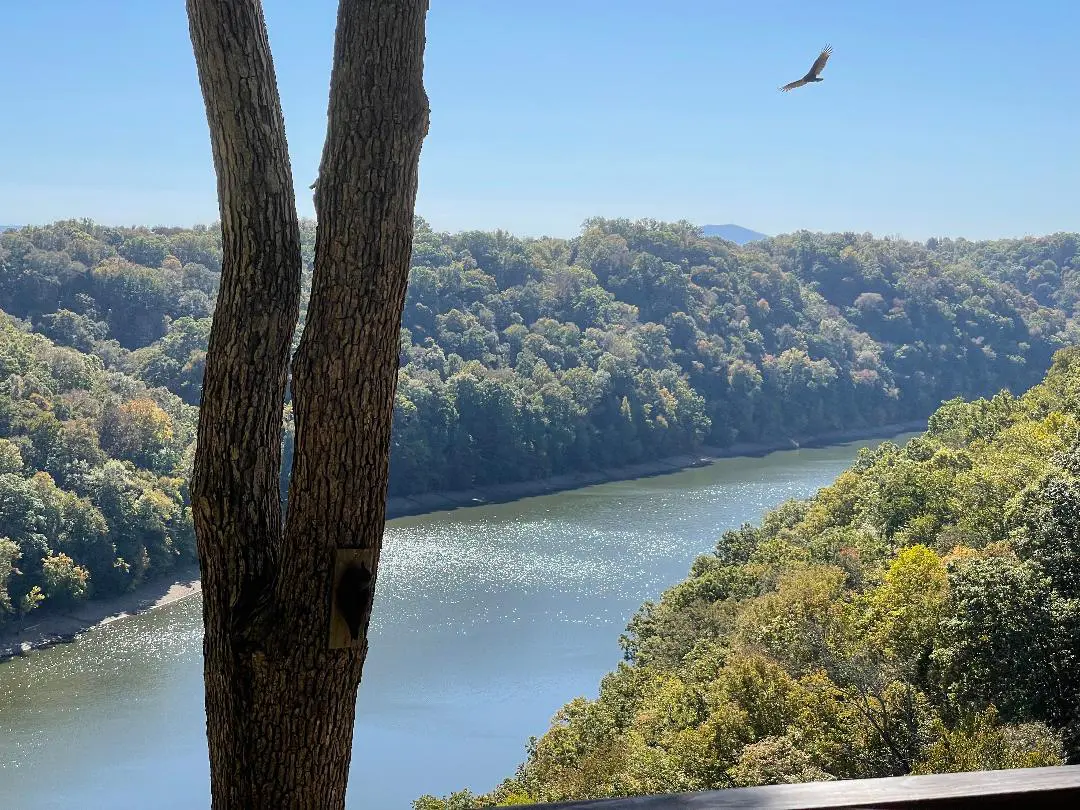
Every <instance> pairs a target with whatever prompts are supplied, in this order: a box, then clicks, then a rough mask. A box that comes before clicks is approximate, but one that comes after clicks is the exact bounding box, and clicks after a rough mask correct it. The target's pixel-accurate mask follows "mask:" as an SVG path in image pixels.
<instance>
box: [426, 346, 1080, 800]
mask: <svg viewBox="0 0 1080 810" xmlns="http://www.w3.org/2000/svg"><path fill="white" fill-rule="evenodd" d="M1078 571H1080V348H1072V349H1066V350H1063V351H1062V352H1060V353H1059V354H1058V355H1057V357H1056V359H1055V361H1054V364H1053V367H1052V368H1051V370H1050V372H1049V374H1048V375H1047V377H1046V380H1045V381H1044V382H1043V383H1042V384H1040V385H1037V386H1035V387H1034V388H1032V389H1031V390H1030V391H1028V392H1027V393H1025V394H1024V395H1023V396H1020V397H1014V396H1012V395H1010V394H1008V393H1001V394H998V395H997V396H995V397H993V398H992V399H989V400H985V399H983V400H977V401H975V402H964V401H962V400H959V399H957V400H953V401H950V402H948V403H946V404H945V405H943V406H942V407H941V408H940V409H938V411H937V412H936V413H935V414H934V415H933V416H932V417H931V419H930V425H929V429H928V430H927V432H926V434H925V435H923V436H920V437H918V438H915V439H912V440H911V441H910V442H908V443H907V445H906V446H904V447H902V448H901V447H897V446H896V445H894V444H892V443H885V444H883V445H881V446H880V447H878V448H877V449H876V450H873V451H870V450H864V451H863V452H862V453H861V454H860V457H859V459H858V461H857V462H856V464H855V465H854V466H853V467H852V468H851V469H850V470H848V471H847V472H845V473H843V474H842V475H841V476H840V477H839V478H838V479H837V481H836V482H835V483H834V484H832V485H831V486H829V487H826V488H824V489H822V490H821V491H819V492H818V494H817V495H816V496H814V497H813V498H811V499H809V500H807V501H792V502H788V503H786V504H783V505H782V506H780V507H778V508H777V509H774V510H773V511H771V512H770V513H768V514H767V515H766V516H765V518H764V520H763V521H762V523H761V525H760V526H759V527H756V526H749V525H746V526H743V527H741V528H740V529H738V530H735V531H729V532H726V533H725V534H724V535H723V537H721V538H720V540H719V541H718V543H717V545H716V550H715V552H714V553H712V554H707V555H704V556H702V557H700V558H699V559H698V560H697V561H695V562H694V564H693V566H692V568H691V571H690V575H689V577H688V578H687V579H686V580H685V581H684V582H681V583H679V584H678V585H675V586H674V587H672V588H670V589H668V590H667V591H666V592H665V593H664V594H663V596H662V597H661V599H660V600H659V601H658V602H657V603H655V604H653V603H646V604H645V606H644V607H643V608H642V609H641V610H640V611H639V612H638V614H637V615H636V616H635V617H634V618H633V620H632V621H631V622H630V625H629V627H628V629H627V632H626V635H625V636H624V637H623V639H622V644H623V648H624V650H625V654H626V662H625V663H624V664H622V665H620V666H619V668H618V669H617V670H616V671H615V672H612V673H611V674H610V675H608V676H607V677H606V678H605V679H604V680H603V682H602V683H601V686H600V694H599V697H598V698H597V699H595V700H586V699H584V698H577V699H575V700H572V701H571V702H569V703H568V704H566V706H564V707H563V708H562V709H561V710H560V711H559V712H558V714H557V715H556V716H555V718H554V719H553V721H552V724H551V728H550V730H549V731H548V732H547V733H546V734H544V735H543V736H542V737H541V738H540V739H539V740H536V741H534V742H531V743H530V744H529V751H528V757H527V759H526V761H525V763H524V764H523V766H522V767H521V768H520V769H519V771H518V773H517V775H516V776H515V777H514V778H512V779H510V780H507V781H506V782H505V783H504V784H503V785H501V786H500V787H499V788H498V789H497V790H496V791H494V792H493V793H492V794H490V795H489V796H486V797H480V798H477V797H475V796H473V795H472V794H471V793H469V792H468V791H462V792H460V793H457V794H454V795H453V796H450V797H446V798H445V799H442V800H440V799H436V798H434V797H431V796H427V797H423V798H421V799H419V800H418V801H417V802H416V804H415V807H416V808H418V810H468V808H472V807H488V806H493V805H504V804H505V805H509V804H522V803H526V802H527V801H531V802H548V801H566V800H573V799H592V798H600V797H606V796H619V795H636V794H645V793H667V792H677V791H687V790H704V789H716V788H725V787H733V786H749V785H757V784H770V783H784V782H801V781H817V780H828V779H846V778H866V777H884V776H895V775H902V774H907V773H928V772H950V771H971V770H981V769H994V768H1011V767H1032V766H1039V765H1054V764H1064V762H1066V761H1068V762H1070V763H1075V762H1077V761H1078V760H1080V681H1078V680H1077V678H1076V677H1075V675H1076V669H1075V667H1076V662H1077V661H1078V660H1080V577H1078V576H1077V572H1078Z"/></svg>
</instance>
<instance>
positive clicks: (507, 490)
mask: <svg viewBox="0 0 1080 810" xmlns="http://www.w3.org/2000/svg"><path fill="white" fill-rule="evenodd" d="M923 430H926V420H925V419H923V420H915V421H910V422H900V423H897V424H892V425H882V426H881V427H878V428H863V429H859V430H834V431H831V432H829V433H820V434H817V435H815V436H808V437H805V438H798V437H797V438H793V439H778V440H777V441H774V442H753V443H751V442H743V443H739V444H733V445H731V446H730V447H701V448H699V449H698V451H697V452H695V453H693V454H687V455H681V456H670V457H668V458H662V459H656V460H654V461H647V462H643V463H641V464H631V465H628V466H625V467H614V468H610V469H606V470H595V471H590V472H580V473H567V474H565V475H557V476H555V477H553V478H541V479H539V480H536V481H519V482H517V483H512V484H495V485H492V486H486V487H477V488H473V489H463V490H457V491H453V492H425V493H423V494H421V495H409V496H397V497H392V498H388V499H387V501H386V519H387V520H393V519H394V518H400V517H412V516H414V515H424V514H430V513H431V512H447V511H450V510H453V509H462V508H465V507H470V506H483V505H484V504H494V503H507V502H509V501H517V500H520V499H521V498H533V497H537V496H540V495H551V494H553V493H555V492H563V491H565V490H570V489H581V488H582V487H589V486H594V485H596V484H607V483H610V482H612V481H629V480H631V479H634V478H647V477H649V476H653V475H666V474H668V473H673V472H678V471H679V470H685V469H689V468H691V467H704V466H706V465H708V464H712V463H713V462H714V461H717V460H719V459H722V458H736V457H740V456H743V457H761V456H767V455H768V454H769V453H775V452H778V451H781V450H797V449H798V448H800V447H824V446H826V445H830V444H844V443H846V442H854V441H859V440H862V439H881V438H888V437H890V436H896V435H898V434H901V433H910V432H913V431H923Z"/></svg>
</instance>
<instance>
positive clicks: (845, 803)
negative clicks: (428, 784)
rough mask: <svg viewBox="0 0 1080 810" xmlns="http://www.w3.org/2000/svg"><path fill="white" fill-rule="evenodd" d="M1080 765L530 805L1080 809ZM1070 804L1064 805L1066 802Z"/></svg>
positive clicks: (690, 809) (579, 808)
mask: <svg viewBox="0 0 1080 810" xmlns="http://www.w3.org/2000/svg"><path fill="white" fill-rule="evenodd" d="M1078 799H1080V766H1065V767H1059V768H1024V769H1019V770H1007V771H978V772H975V773H951V774H933V775H929V776H896V777H889V778H886V779H849V780H841V781H837V782H810V783H806V784H799V785H769V786H765V787H752V788H734V789H732V790H710V791H703V792H701V793H676V794H669V795H664V796H635V797H630V798H625V799H597V800H595V801H588V802H569V803H560V804H543V805H530V807H531V808H532V810H743V809H744V808H746V809H747V810H748V809H749V808H754V809H755V810H855V809H856V808H866V809H867V810H869V808H900V807H912V808H962V807H963V808H974V807H977V808H979V810H991V808H998V807H1017V808H1023V810H1028V808H1037V807H1050V806H1053V807H1057V806H1061V807H1069V806H1072V807H1078V806H1080V804H1078V803H1077V800H1078ZM1063 802H1064V803H1063Z"/></svg>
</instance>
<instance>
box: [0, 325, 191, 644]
mask: <svg viewBox="0 0 1080 810" xmlns="http://www.w3.org/2000/svg"><path fill="white" fill-rule="evenodd" d="M0 368H2V369H3V375H2V382H0V624H2V623H3V622H4V621H5V619H10V618H11V617H12V615H17V614H23V613H27V612H29V611H30V610H33V609H35V608H37V607H38V606H39V605H57V606H66V605H70V604H72V603H74V602H78V601H80V600H82V599H85V598H87V597H89V596H91V595H94V596H105V595H109V594H114V593H118V592H121V591H124V590H127V589H129V588H132V587H134V586H135V585H136V584H138V583H139V582H140V581H141V580H142V579H143V578H145V577H146V576H147V575H149V574H153V573H162V572H165V571H168V570H170V569H171V568H172V567H173V566H174V565H176V563H177V562H179V561H181V560H187V561H191V560H193V559H194V555H195V543H194V532H193V529H192V524H191V510H190V508H189V506H188V504H187V501H186V484H185V481H186V478H187V474H188V466H189V464H188V461H187V459H189V458H190V448H191V447H192V444H193V442H194V439H195V419H196V409H195V408H194V407H193V406H190V405H185V404H184V403H182V402H181V401H180V400H179V398H178V397H176V396H175V395H174V394H171V393H169V392H168V391H166V390H164V389H161V388H157V389H149V388H147V387H146V385H145V384H143V383H142V382H140V381H138V380H136V379H134V378H132V377H128V376H126V375H124V374H121V373H119V372H115V371H106V370H105V368H104V365H103V363H102V361H101V359H100V358H99V357H96V356H93V355H86V354H82V353H81V352H79V351H77V350H75V349H72V348H66V347H61V346H56V345H54V344H53V343H52V342H51V341H49V340H48V339H47V338H45V337H43V336H41V335H36V334H33V333H31V332H29V331H27V329H26V328H25V324H21V323H19V322H18V321H16V320H14V319H12V318H10V317H9V316H7V315H3V314H2V313H0Z"/></svg>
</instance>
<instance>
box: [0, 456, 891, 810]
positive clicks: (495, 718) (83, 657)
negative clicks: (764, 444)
mask: <svg viewBox="0 0 1080 810" xmlns="http://www.w3.org/2000/svg"><path fill="white" fill-rule="evenodd" d="M876 443H877V442H876V441H874V442H854V443H850V444H843V445H836V446H832V447H826V448H817V449H800V450H792V451H784V452H777V453H772V454H770V455H768V456H765V457H764V458H732V459H724V460H721V461H718V462H716V463H714V464H712V465H710V466H707V467H701V468H697V469H691V470H685V471H683V472H679V473H674V474H671V475H664V476H658V477H653V478H645V479H639V480H635V481H623V482H618V483H612V484H604V485H601V486H595V487H589V488H586V489H581V490H575V491H571V492H563V493H559V494H556V495H549V496H544V497H539V498H529V499H526V500H523V501H517V502H514V503H508V504H501V505H498V506H486V507H477V508H472V509H462V510H457V511H454V512H443V513H437V514H431V515H424V516H421V517H413V518H403V519H399V520H395V521H391V522H390V523H388V524H387V533H386V543H385V550H384V553H383V564H382V566H381V568H380V572H379V584H378V594H377V599H376V608H375V616H374V619H373V626H374V636H373V638H372V642H371V654H370V657H369V659H368V663H367V667H366V670H365V673H364V682H363V685H362V686H361V689H360V697H359V704H358V710H359V714H358V724H357V731H356V742H355V749H354V756H353V765H352V772H351V778H350V787H349V801H348V806H349V807H350V808H361V807H363V808H370V809H371V810H408V808H409V806H410V802H411V800H412V799H414V798H416V797H417V796H419V795H421V794H423V793H435V794H437V795H441V794H445V793H447V792H449V791H451V790H453V789H457V788H460V787H465V786H468V787H471V788H473V789H474V790H478V791H479V790H487V789H490V788H491V787H493V786H494V784H495V783H497V782H498V781H499V780H500V779H501V778H502V777H504V776H508V775H510V774H512V773H513V771H514V768H515V767H516V765H517V764H518V763H519V762H520V761H521V760H522V759H523V757H524V747H525V743H526V740H527V738H528V737H529V736H530V735H534V734H535V735H539V734H541V733H543V732H544V731H545V730H546V728H547V724H548V721H549V719H550V718H551V716H552V714H554V712H555V711H556V710H557V709H558V708H559V707H560V706H561V705H562V704H563V703H565V702H566V701H567V700H569V699H570V698H572V697H574V696H576V695H588V696H593V695H595V693H596V689H597V686H598V684H599V681H600V678H601V677H602V676H603V675H604V674H605V673H606V672H608V671H609V670H611V669H612V668H613V667H614V666H615V665H616V663H617V662H618V660H619V655H620V652H619V648H618V643H617V640H618V637H619V634H620V632H622V630H623V628H624V627H625V626H626V622H627V620H628V619H629V618H630V616H631V615H632V614H633V613H634V611H635V610H636V609H637V608H638V607H639V606H640V605H641V603H642V602H643V601H644V600H646V599H649V598H655V597H656V596H657V595H658V594H659V593H660V591H662V590H663V589H664V588H665V587H667V586H668V585H671V584H673V583H675V582H677V581H679V580H681V579H682V578H683V577H685V576H686V573H687V570H688V567H689V565H690V562H691V561H692V560H693V559H694V557H695V556H696V555H698V554H700V553H702V552H705V551H708V550H710V549H712V548H713V547H714V545H715V542H716V539H717V537H718V536H719V535H720V533H721V532H722V531H724V530H725V529H729V528H733V527H735V526H737V525H739V524H740V523H742V522H746V521H751V522H753V521H757V520H758V519H759V518H760V517H761V515H762V514H763V513H764V512H765V511H766V510H767V509H768V508H769V507H771V506H774V505H776V504H778V503H780V502H781V501H783V500H785V499H787V498H793V497H805V496H808V495H810V494H812V493H813V492H814V491H816V490H817V489H818V488H820V487H822V486H825V485H826V484H828V483H830V482H831V481H832V480H833V479H834V478H835V477H836V476H837V475H838V474H839V473H840V472H841V471H843V470H844V469H845V468H846V467H848V466H849V465H850V464H851V462H852V461H853V460H854V458H855V455H856V453H857V452H858V449H859V448H860V447H862V446H866V445H868V444H876ZM200 610H201V606H200V603H199V599H198V597H193V598H191V599H186V600H183V601H181V602H178V603H174V604H172V605H169V606H166V607H164V608H161V609H160V610H156V611H153V612H151V613H147V614H143V615H140V616H135V617H132V618H129V619H124V620H121V621H117V622H114V623H112V624H109V625H106V626H104V627H100V628H97V629H95V630H93V631H91V632H89V633H86V634H84V635H83V636H81V637H79V639H78V640H77V641H75V642H74V643H71V644H66V645H60V646H58V647H54V648H51V649H47V650H43V651H40V652H35V653H33V654H31V655H30V656H28V657H27V658H23V659H14V660H12V661H8V662H6V663H4V664H0V797H2V798H0V804H2V805H3V807H5V808H11V810H45V809H46V808H72V807H87V808H97V807H102V808H105V807H108V808H112V809H113V810H128V809H129V808H130V809H131V810H135V809H136V808H138V810H142V808H149V807H154V808H161V809H162V810H167V809H171V808H176V810H181V809H183V810H187V809H188V808H198V807H207V806H208V804H209V787H208V779H209V767H208V764H207V756H206V740H205V737H204V733H205V732H204V722H205V718H204V715H203V706H202V671H201V612H200Z"/></svg>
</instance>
